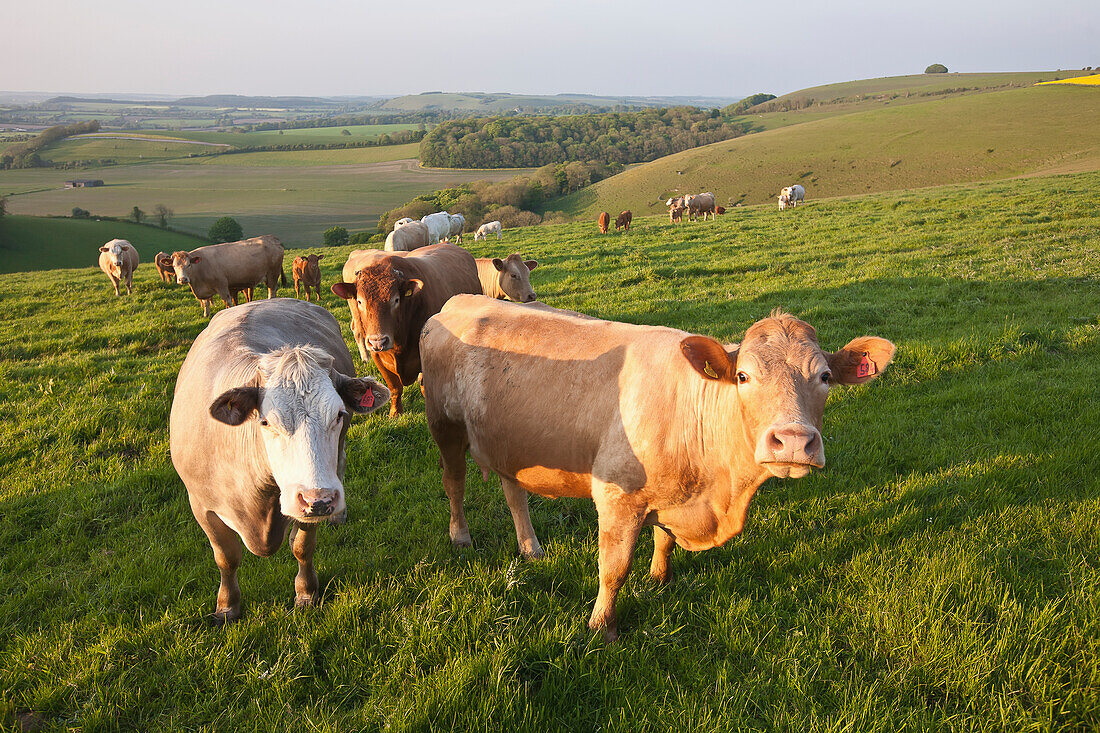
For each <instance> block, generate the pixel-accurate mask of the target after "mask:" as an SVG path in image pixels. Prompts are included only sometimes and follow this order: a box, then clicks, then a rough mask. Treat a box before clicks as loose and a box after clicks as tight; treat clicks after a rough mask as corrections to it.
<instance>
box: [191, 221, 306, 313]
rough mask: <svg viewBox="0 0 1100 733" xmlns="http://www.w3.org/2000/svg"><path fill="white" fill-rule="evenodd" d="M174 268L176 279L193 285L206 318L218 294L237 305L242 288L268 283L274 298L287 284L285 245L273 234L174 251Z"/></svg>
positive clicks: (226, 301)
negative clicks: (186, 250)
mask: <svg viewBox="0 0 1100 733" xmlns="http://www.w3.org/2000/svg"><path fill="white" fill-rule="evenodd" d="M172 267H173V269H175V271H176V282H178V283H179V284H180V285H190V286H191V292H192V293H193V294H194V295H195V298H197V299H198V301H199V303H201V304H202V314H203V315H204V316H207V317H209V316H210V302H211V301H212V300H213V298H214V296H215V295H217V296H219V297H220V298H221V299H222V302H223V303H224V304H225V307H226V308H228V307H230V305H236V304H237V293H238V292H239V291H241V290H244V291H246V292H249V293H250V291H251V290H252V288H254V287H255V286H256V284H257V283H259V282H261V281H266V283H267V297H269V298H274V297H275V293H277V292H278V291H279V283H280V282H281V283H282V284H283V285H286V273H284V272H283V245H282V244H281V243H280V242H279V240H278V239H277V238H276V237H273V236H271V235H270V234H265V235H263V236H262V237H252V238H251V239H243V240H241V241H239V242H227V243H225V244H209V245H207V246H205V247H199V248H198V249H193V250H191V251H190V252H174V253H173V254H172ZM249 299H250V300H251V297H249ZM231 300H232V303H230V301H231Z"/></svg>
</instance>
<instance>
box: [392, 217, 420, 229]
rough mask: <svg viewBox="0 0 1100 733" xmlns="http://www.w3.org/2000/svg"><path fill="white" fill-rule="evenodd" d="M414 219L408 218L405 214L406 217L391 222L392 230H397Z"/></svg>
mask: <svg viewBox="0 0 1100 733" xmlns="http://www.w3.org/2000/svg"><path fill="white" fill-rule="evenodd" d="M414 221H416V219H410V218H409V217H407V216H406V217H402V218H401V219H398V220H397V221H395V222H394V223H393V230H394V231H397V230H398V229H400V228H401V227H403V226H405V225H406V224H411V223H412V222H414Z"/></svg>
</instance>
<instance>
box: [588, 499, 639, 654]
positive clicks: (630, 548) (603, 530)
mask: <svg viewBox="0 0 1100 733" xmlns="http://www.w3.org/2000/svg"><path fill="white" fill-rule="evenodd" d="M592 483H593V486H592V498H593V500H594V501H595V502H596V512H597V515H598V517H599V526H600V558H599V567H600V591H599V593H598V594H597V595H596V605H595V607H594V608H593V609H592V616H591V618H589V619H588V628H590V629H603V635H604V638H605V639H607V641H615V639H616V638H618V636H619V630H618V625H617V623H616V621H615V599H616V598H617V597H618V595H619V589H620V588H622V587H623V583H625V582H626V578H627V576H628V575H629V574H630V561H631V560H632V559H633V557H634V546H635V544H637V542H638V533H639V532H641V530H642V524H643V523H644V522H645V514H646V513H645V511H644V510H642V511H639V510H637V509H636V508H635V507H633V506H631V504H630V502H629V501H628V500H627V497H626V496H625V495H624V493H623V491H622V490H621V489H619V488H618V487H617V486H613V485H608V484H603V483H602V482H599V481H595V480H594V481H593V482H592Z"/></svg>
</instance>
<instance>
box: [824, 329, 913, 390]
mask: <svg viewBox="0 0 1100 733" xmlns="http://www.w3.org/2000/svg"><path fill="white" fill-rule="evenodd" d="M895 348H896V347H895V346H894V345H893V344H892V343H890V342H889V341H887V340H886V339H884V338H879V337H878V336H860V337H859V338H855V339H852V340H851V341H849V342H848V345H847V346H845V347H844V348H843V349H841V350H840V351H834V352H833V353H831V354H825V357H826V358H827V359H828V360H829V369H831V370H832V372H833V381H834V382H836V383H837V384H863V383H864V382H870V381H871V380H872V379H874V378H875V377H877V376H878V375H879V374H880V373H882V370H883V369H885V368H886V365H887V364H889V363H890V360H891V359H893V358H894V351H895Z"/></svg>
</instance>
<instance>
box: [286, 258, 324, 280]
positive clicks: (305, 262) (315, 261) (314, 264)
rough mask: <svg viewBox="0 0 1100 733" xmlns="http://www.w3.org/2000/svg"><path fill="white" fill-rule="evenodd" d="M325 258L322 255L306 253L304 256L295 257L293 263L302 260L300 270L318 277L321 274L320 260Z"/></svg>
mask: <svg viewBox="0 0 1100 733" xmlns="http://www.w3.org/2000/svg"><path fill="white" fill-rule="evenodd" d="M324 258H325V256H324V255H306V256H305V257H295V258H294V264H298V260H301V261H302V272H305V273H308V274H310V275H313V276H314V277H319V276H320V275H321V260H323V259H324Z"/></svg>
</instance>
